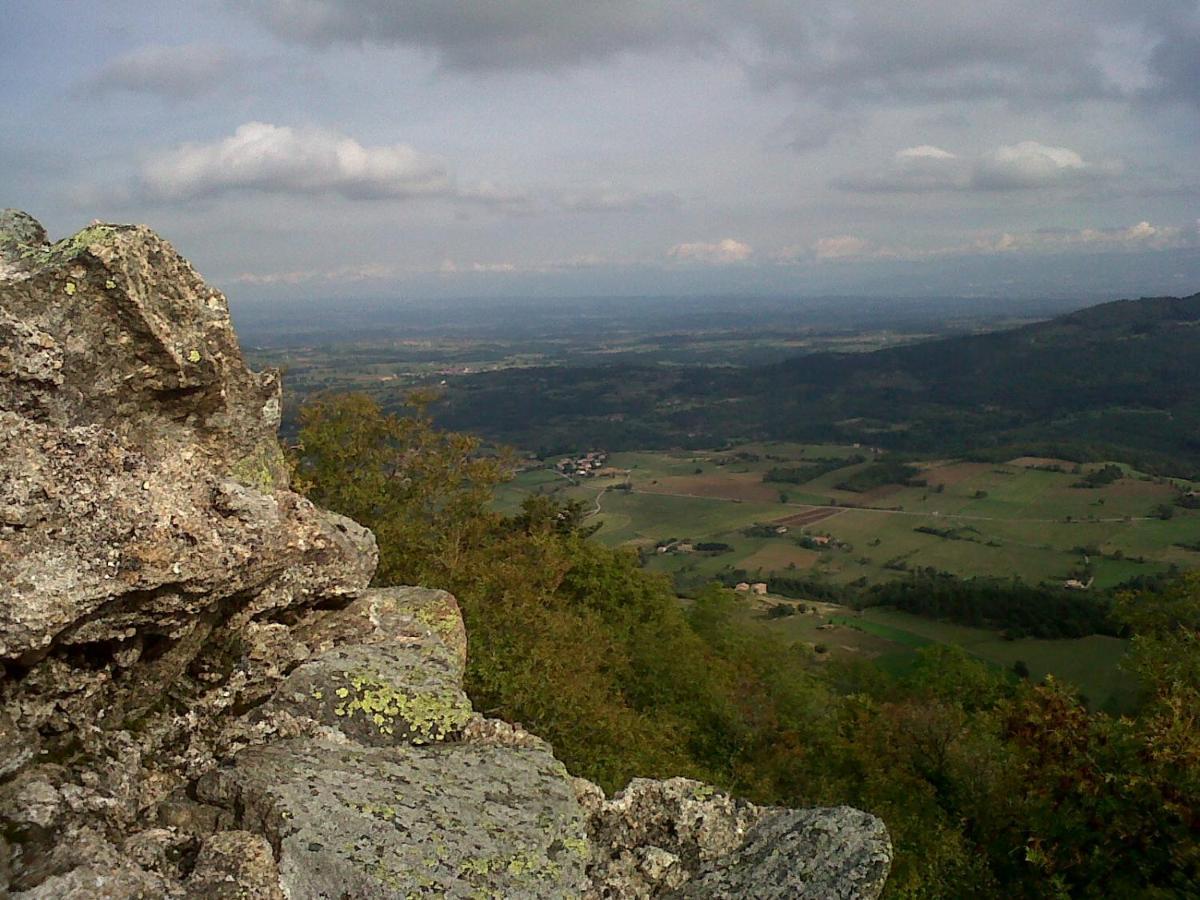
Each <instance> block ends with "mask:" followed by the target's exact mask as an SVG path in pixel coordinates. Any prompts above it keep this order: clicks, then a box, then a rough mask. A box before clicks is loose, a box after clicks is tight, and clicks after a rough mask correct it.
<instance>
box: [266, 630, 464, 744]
mask: <svg viewBox="0 0 1200 900" xmlns="http://www.w3.org/2000/svg"><path fill="white" fill-rule="evenodd" d="M460 678H461V676H460V675H459V672H458V671H457V669H456V664H455V661H454V660H452V659H451V657H450V655H449V653H448V652H447V650H446V648H445V646H444V645H443V644H442V643H441V641H436V640H435V641H428V642H419V643H409V644H394V645H386V644H375V645H371V644H367V645H359V646H351V647H345V648H339V649H336V650H330V651H329V652H327V653H325V654H323V655H322V656H320V657H318V658H316V659H314V660H311V661H310V662H307V663H305V664H304V665H302V666H300V667H299V668H297V669H296V670H295V671H294V672H292V674H291V675H289V676H288V678H287V680H286V681H284V683H283V684H282V685H281V686H280V687H279V689H278V690H277V691H276V693H275V697H274V699H273V700H271V701H270V702H269V703H268V704H267V705H266V706H264V707H263V709H262V712H261V715H264V716H271V715H274V714H275V713H276V712H277V711H280V710H283V711H285V712H288V713H290V714H291V715H294V716H304V717H307V718H310V719H313V720H315V721H317V722H319V723H320V724H321V725H322V726H324V727H325V729H327V730H329V731H332V732H335V733H337V734H338V735H341V736H342V737H343V738H345V739H348V740H351V741H355V742H357V743H360V744H363V745H366V746H389V745H392V744H398V743H413V744H429V743H433V742H436V741H442V740H445V739H447V738H452V737H457V736H458V735H459V734H461V733H462V730H463V728H464V727H465V726H466V725H467V723H468V722H469V721H470V720H471V715H472V709H471V702H470V701H469V700H468V699H467V696H466V694H464V693H463V692H462V687H461V680H460Z"/></svg>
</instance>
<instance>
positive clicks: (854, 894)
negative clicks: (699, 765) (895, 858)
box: [576, 778, 892, 900]
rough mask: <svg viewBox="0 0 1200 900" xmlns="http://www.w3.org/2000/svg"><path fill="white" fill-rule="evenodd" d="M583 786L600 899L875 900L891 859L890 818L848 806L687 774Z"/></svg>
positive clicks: (592, 873) (594, 892)
mask: <svg viewBox="0 0 1200 900" xmlns="http://www.w3.org/2000/svg"><path fill="white" fill-rule="evenodd" d="M576 792H577V794H578V796H579V799H580V802H581V804H582V805H583V807H584V809H585V810H586V812H587V814H588V820H587V828H588V835H589V839H590V841H591V844H592V856H591V861H590V865H589V867H588V874H589V878H590V880H591V888H590V890H589V892H588V893H587V894H586V896H587V897H589V898H597V900H598V898H609V900H625V898H642V897H680V898H683V897H687V898H714V900H715V898H725V897H756V898H763V900H773V898H780V900H782V898H792V897H795V898H812V900H817V898H844V900H859V898H867V900H872V898H875V897H878V896H879V895H880V893H881V892H882V891H883V886H884V882H885V881H886V880H887V874H888V870H889V867H890V865H891V858H892V850H891V841H890V839H889V837H888V834H887V830H886V828H885V827H884V825H883V823H882V822H881V821H880V820H879V819H877V818H875V817H874V816H872V815H869V814H867V813H864V812H860V811H858V810H855V809H850V808H848V807H838V808H836V809H808V810H790V809H778V808H764V807H759V806H755V805H753V804H750V803H745V802H742V801H737V800H734V799H732V798H731V797H729V796H727V795H726V794H724V793H721V792H719V791H716V790H714V789H713V788H711V787H709V786H708V785H704V784H701V783H699V782H696V781H691V780H689V779H686V778H672V779H670V780H668V781H650V780H646V779H635V780H634V781H632V782H630V784H629V787H628V788H626V789H625V790H624V791H623V792H621V793H620V794H618V795H617V796H616V797H614V798H613V799H612V800H605V799H604V795H603V793H602V792H600V790H599V789H598V788H597V787H595V785H592V784H589V783H588V782H586V781H582V780H577V781H576Z"/></svg>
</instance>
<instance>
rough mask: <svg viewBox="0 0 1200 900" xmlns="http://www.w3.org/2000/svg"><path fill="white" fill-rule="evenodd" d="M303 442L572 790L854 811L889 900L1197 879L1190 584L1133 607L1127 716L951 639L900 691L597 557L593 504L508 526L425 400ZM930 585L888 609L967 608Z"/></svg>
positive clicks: (546, 502) (332, 500)
mask: <svg viewBox="0 0 1200 900" xmlns="http://www.w3.org/2000/svg"><path fill="white" fill-rule="evenodd" d="M301 437H302V450H301V452H300V454H299V455H298V457H297V458H296V460H295V464H296V467H297V474H298V476H299V478H300V479H301V481H302V482H303V483H304V484H305V486H306V488H307V491H308V493H309V496H310V497H311V498H312V499H313V500H314V501H316V502H318V503H321V504H323V505H327V506H329V507H331V508H333V509H337V510H339V511H341V512H343V513H346V514H349V515H352V516H353V517H355V518H356V519H358V520H359V521H361V522H363V523H365V524H367V525H369V526H370V527H371V528H372V529H373V530H374V531H375V533H376V535H377V538H378V541H379V550H380V564H379V569H378V573H377V576H376V577H377V581H378V582H379V583H380V584H384V585H386V584H395V583H420V584H425V585H430V586H434V587H439V588H445V589H448V590H451V591H453V592H454V593H455V594H456V596H457V597H458V599H459V602H460V603H461V605H462V609H463V613H464V616H465V618H466V624H467V634H468V642H469V648H468V669H467V682H466V686H467V689H468V692H469V693H470V695H471V698H472V700H473V702H474V704H475V706H476V708H478V709H481V710H486V711H487V712H488V713H489V714H491V715H499V716H502V717H504V718H506V719H508V720H510V721H520V722H522V723H524V724H525V725H527V726H529V727H531V728H533V729H534V730H535V731H536V732H538V733H539V734H541V735H544V736H545V737H547V738H549V739H551V740H552V741H553V743H554V746H555V747H556V749H557V751H558V752H559V753H560V754H561V756H562V758H563V760H564V761H565V762H566V764H567V766H568V767H569V768H570V769H571V771H573V772H575V773H577V774H581V775H585V776H587V777H590V778H593V779H596V780H597V781H599V782H600V783H602V784H603V785H605V786H606V787H609V788H613V787H616V786H619V785H622V784H624V783H625V781H626V780H627V779H628V778H630V777H631V776H655V775H665V774H680V773H687V774H689V775H693V776H697V777H702V778H705V779H707V780H710V781H712V782H714V783H716V784H719V785H721V786H723V787H728V788H729V789H731V790H733V791H735V792H736V793H738V794H739V795H741V796H744V797H747V798H750V799H753V800H756V801H759V802H764V803H773V804H785V805H787V804H821V805H837V804H852V805H857V806H860V807H861V808H863V809H867V810H869V811H871V812H874V813H875V814H877V815H879V816H880V817H882V818H883V819H884V820H885V821H886V823H887V826H888V829H889V831H890V833H891V836H892V839H893V842H894V846H895V849H896V859H895V865H894V866H893V869H892V874H891V877H890V878H889V881H888V885H887V896H890V897H966V896H977V897H993V896H994V897H1008V898H1019V897H1029V898H1033V897H1045V896H1063V897H1065V896H1114V897H1116V896H1120V897H1135V896H1155V897H1168V896H1183V895H1186V894H1188V892H1189V890H1190V889H1191V888H1192V887H1194V886H1195V884H1196V883H1197V882H1196V879H1197V878H1198V877H1200V845H1197V843H1196V841H1195V826H1196V821H1197V819H1196V815H1197V812H1196V811H1197V803H1198V802H1200V766H1198V765H1197V759H1200V746H1198V743H1197V741H1198V735H1200V731H1198V730H1197V729H1196V727H1195V712H1194V711H1195V709H1196V708H1197V703H1200V696H1198V694H1197V684H1198V682H1200V672H1198V671H1197V666H1198V665H1200V652H1198V649H1197V635H1200V580H1197V578H1196V576H1194V575H1192V576H1188V577H1186V578H1185V579H1183V580H1180V581H1179V582H1177V583H1175V584H1172V585H1169V586H1167V587H1165V588H1164V589H1162V590H1160V591H1157V592H1143V593H1141V594H1138V595H1132V594H1129V595H1125V596H1122V597H1121V598H1119V600H1118V602H1117V604H1116V608H1115V609H1114V610H1113V616H1114V620H1115V622H1116V623H1117V626H1116V627H1118V628H1120V629H1122V630H1123V631H1124V632H1125V633H1131V634H1132V635H1133V640H1132V650H1131V653H1130V655H1129V657H1128V666H1129V671H1130V675H1131V676H1132V677H1134V678H1136V679H1137V682H1138V684H1139V686H1140V688H1141V696H1140V702H1139V703H1138V705H1137V708H1136V710H1135V711H1134V712H1133V713H1132V714H1130V715H1127V716H1122V717H1114V716H1110V715H1107V714H1105V713H1103V712H1097V711H1091V710H1089V709H1088V707H1087V705H1086V704H1085V703H1084V702H1083V701H1082V700H1081V698H1080V697H1079V696H1078V694H1077V693H1076V692H1075V690H1074V689H1073V688H1071V687H1070V686H1066V685H1062V684H1059V683H1057V682H1055V681H1054V680H1053V679H1049V678H1048V679H1046V680H1045V681H1044V682H1042V683H1038V684H1034V683H1032V682H1031V681H1029V680H1027V679H1025V678H1022V677H1021V676H1022V674H1023V673H1021V672H1017V671H1008V672H1006V671H1004V670H1003V669H999V668H996V667H992V666H989V665H987V664H986V663H983V662H981V661H979V660H975V659H972V658H970V657H968V656H967V655H966V654H965V653H964V652H963V651H961V650H958V649H957V648H954V647H948V646H932V647H926V648H923V649H921V650H920V652H919V654H918V659H917V661H916V663H915V665H913V666H912V668H911V669H910V670H909V671H907V672H904V673H903V674H890V673H889V672H888V671H886V670H884V669H882V668H879V667H875V666H874V665H872V664H870V663H860V664H846V665H839V664H833V663H830V662H818V661H817V660H816V659H815V657H814V653H813V652H812V651H811V650H809V649H808V648H807V647H806V646H804V645H803V644H801V643H798V642H797V643H789V642H787V641H784V640H779V639H771V638H769V637H767V636H764V635H763V634H762V633H761V632H757V631H755V632H753V633H751V632H750V631H749V630H747V629H745V628H744V627H741V626H739V624H738V620H737V618H736V616H735V609H736V606H737V604H738V602H739V601H737V600H735V599H734V597H733V592H731V591H727V590H724V589H723V588H721V587H720V586H718V585H712V586H710V587H709V588H707V589H705V590H703V591H701V592H700V593H699V594H698V595H697V596H696V597H695V599H694V600H692V601H691V602H690V603H688V604H687V605H684V604H681V603H680V602H679V600H678V599H677V597H676V596H675V593H674V591H673V590H672V588H671V585H670V583H669V582H668V581H667V580H666V579H665V578H663V577H661V576H654V575H651V574H649V573H647V572H646V571H644V570H643V569H641V568H640V567H639V562H638V558H637V555H636V554H635V553H633V552H632V551H627V550H614V549H609V548H606V547H604V546H603V545H601V544H600V543H598V542H596V541H589V540H586V537H587V535H588V533H589V531H590V529H589V528H588V527H587V526H585V525H584V524H583V510H582V508H581V504H578V503H573V504H567V505H559V504H556V503H555V501H554V500H552V499H551V498H548V497H531V498H529V499H528V500H527V502H526V503H525V504H524V506H523V507H522V508H521V509H520V510H519V512H517V513H516V514H514V515H507V516H506V515H502V514H499V513H496V512H494V511H492V510H491V508H490V506H489V497H490V493H491V489H492V487H493V486H494V485H495V484H496V483H497V481H498V480H500V479H502V478H503V477H504V467H503V461H502V460H496V459H492V458H487V457H481V456H480V455H479V453H478V451H479V443H478V441H476V440H474V439H472V438H470V437H466V436H463V435H456V434H447V433H443V432H439V431H437V430H436V429H434V428H432V427H431V425H430V423H429V421H428V419H427V417H425V416H424V415H423V414H422V411H421V409H420V408H418V409H417V410H416V411H415V414H410V415H409V416H408V417H405V418H397V417H391V416H386V415H382V414H381V413H380V411H379V409H378V408H377V407H376V406H375V405H374V403H373V402H372V401H371V400H370V399H369V398H367V397H364V396H357V397H354V396H350V397H343V398H331V399H327V400H325V401H324V402H322V403H319V404H317V405H314V406H310V407H309V408H308V409H307V411H306V412H305V414H304V427H303V429H302V432H301ZM934 587H935V589H934V590H932V591H923V590H922V591H917V592H915V593H913V596H912V597H910V598H905V597H901V596H899V595H897V596H895V597H891V598H890V599H891V600H893V601H894V602H897V603H900V604H901V605H903V604H904V603H905V602H906V600H913V601H914V602H915V601H917V600H918V599H920V598H925V597H928V599H929V602H931V603H933V604H935V605H938V606H939V608H941V611H942V612H943V613H947V614H953V611H954V608H956V607H957V606H959V605H961V604H960V601H961V600H962V599H963V596H962V591H960V590H957V589H956V587H955V585H953V584H951V583H949V582H947V584H946V585H944V586H942V585H938V586H934ZM943 587H945V588H946V589H945V590H943V589H941V588H943ZM902 592H903V591H901V593H902ZM918 595H919V596H918ZM921 602H924V600H922V601H921ZM981 612H982V614H984V615H987V616H991V615H993V613H995V612H996V611H995V610H993V611H991V612H989V611H987V610H981ZM1018 612H1019V610H1018ZM1006 614H1007V613H1006Z"/></svg>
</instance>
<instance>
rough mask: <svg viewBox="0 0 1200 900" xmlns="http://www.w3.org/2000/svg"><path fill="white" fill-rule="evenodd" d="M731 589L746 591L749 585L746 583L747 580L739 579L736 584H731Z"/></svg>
mask: <svg viewBox="0 0 1200 900" xmlns="http://www.w3.org/2000/svg"><path fill="white" fill-rule="evenodd" d="M733 589H734V590H735V591H741V592H742V593H746V592H747V591H749V590H750V585H749V583H748V582H745V581H739V582H738V583H737V584H735V585H734V586H733Z"/></svg>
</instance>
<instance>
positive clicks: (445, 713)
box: [333, 670, 471, 744]
mask: <svg viewBox="0 0 1200 900" xmlns="http://www.w3.org/2000/svg"><path fill="white" fill-rule="evenodd" d="M342 677H343V678H344V679H345V680H346V682H347V683H348V684H349V687H340V688H338V689H337V690H336V691H335V692H334V693H335V694H337V696H338V697H339V699H340V701H341V702H339V703H338V704H337V705H336V706H335V707H334V709H333V712H334V715H336V716H339V717H348V718H356V717H357V718H360V719H363V720H365V721H367V722H369V723H371V725H373V726H374V727H375V728H376V729H378V731H379V733H380V734H386V735H393V734H395V733H396V728H397V725H399V727H400V728H401V730H402V732H401V733H407V737H408V739H409V740H410V741H412V743H414V744H427V743H431V742H433V741H438V740H441V739H442V738H444V737H445V736H446V735H447V734H451V733H453V732H455V731H460V730H461V729H462V728H464V727H465V726H466V724H467V722H468V721H469V720H470V718H471V705H470V704H469V703H468V702H467V701H466V699H465V698H464V697H463V696H462V695H461V694H459V693H458V692H457V691H452V690H441V691H427V692H422V693H413V692H410V691H408V690H405V689H404V688H401V687H397V686H395V685H393V684H390V683H388V682H387V681H385V680H383V679H382V678H381V677H380V676H379V675H378V674H376V673H374V672H367V671H364V670H359V671H355V672H351V673H349V674H347V675H344V676H342ZM343 691H344V692H345V693H344V694H343Z"/></svg>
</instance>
